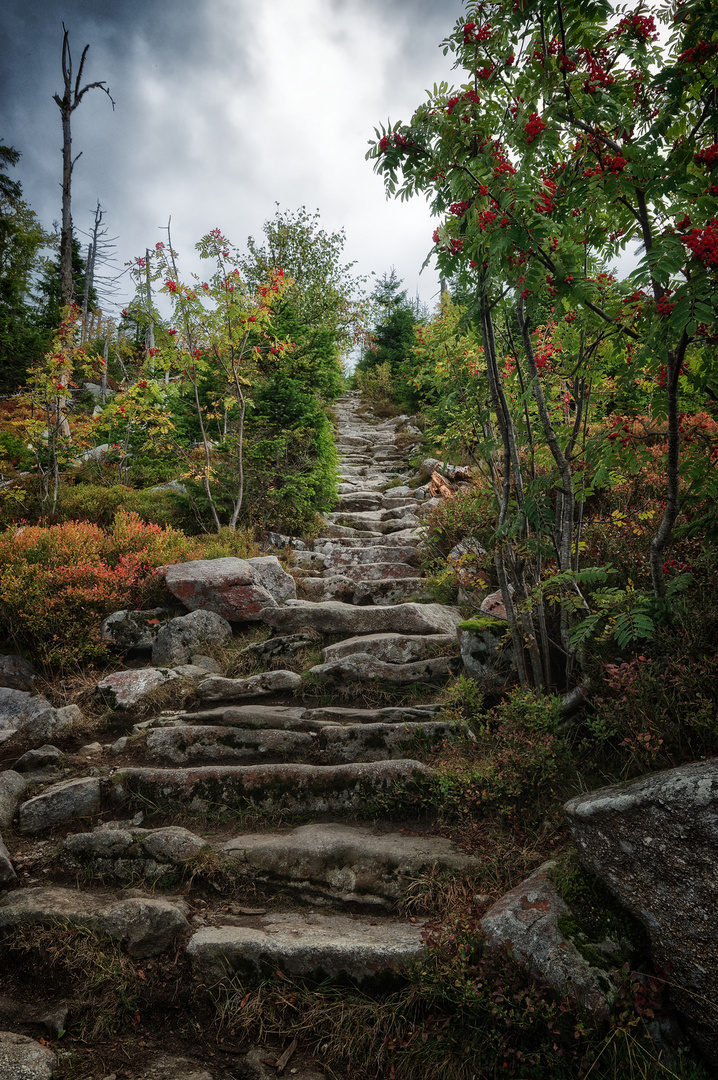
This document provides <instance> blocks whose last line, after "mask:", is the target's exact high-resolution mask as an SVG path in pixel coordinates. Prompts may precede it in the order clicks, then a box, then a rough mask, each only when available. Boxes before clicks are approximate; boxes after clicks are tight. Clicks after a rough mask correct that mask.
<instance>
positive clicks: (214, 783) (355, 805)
mask: <svg viewBox="0 0 718 1080" xmlns="http://www.w3.org/2000/svg"><path fill="white" fill-rule="evenodd" d="M432 771H433V770H432V769H430V768H429V767H428V766H427V765H423V764H422V763H421V762H418V761H411V760H403V761H378V762H368V763H358V764H352V765H299V764H294V763H292V764H287V765H216V766H199V767H197V768H193V769H192V768H189V769H143V768H130V769H123V770H122V771H121V772H118V773H117V774H116V775H115V776H114V777H113V781H114V783H115V789H114V792H113V794H112V798H113V801H114V802H115V804H117V803H120V802H129V803H130V804H131V803H132V801H133V798H135V799H136V798H139V799H140V800H141V799H143V798H146V799H150V800H151V801H152V802H153V803H156V804H158V805H160V806H168V807H173V808H175V809H176V808H178V807H184V808H188V809H190V810H193V811H197V812H204V811H206V810H207V809H208V808H215V809H216V808H221V807H226V808H227V809H246V808H247V806H248V805H249V806H255V807H258V808H261V809H263V810H269V811H279V810H282V811H285V812H287V813H293V814H294V813H298V814H301V813H336V812H338V811H342V810H356V809H359V808H360V807H362V808H363V807H365V806H366V804H367V802H370V801H371V800H372V798H373V797H375V796H376V795H377V794H386V793H387V792H391V791H393V790H394V788H395V787H396V785H397V784H398V783H400V782H404V783H407V782H409V781H411V779H412V777H414V776H427V775H431V773H432Z"/></svg>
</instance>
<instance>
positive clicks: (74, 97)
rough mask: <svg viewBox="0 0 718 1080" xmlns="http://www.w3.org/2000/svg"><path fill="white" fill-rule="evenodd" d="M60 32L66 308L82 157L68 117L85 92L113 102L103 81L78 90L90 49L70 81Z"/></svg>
mask: <svg viewBox="0 0 718 1080" xmlns="http://www.w3.org/2000/svg"><path fill="white" fill-rule="evenodd" d="M62 30H63V38H62V79H63V84H64V91H63V94H62V97H60V95H59V94H53V100H54V101H56V102H57V105H58V107H59V109H60V115H61V117H62V230H61V232H60V287H61V297H62V299H61V304H62V306H63V307H66V306H67V305H68V304H71V303H72V301H73V285H72V195H71V189H72V170H73V169H74V167H75V162H76V161H77V159H78V158H79V157H81V155H82V151H80V153H79V154H78V155H77V157H75V158H73V156H72V129H71V117H72V114H73V113H74V111H75V109H76V108H77V106H78V105H79V104H80V102H81V101H82V99H83V97H84V96H85V94H86V93H87V91H88V90H95V89H99V90H103V91H104V93H106V94H107V96H108V98H109V99H110V101H111V102H112V108H113V109H114V107H115V103H114V101H113V100H112V96H111V94H110V91H109V90H108V88H107V86H106V84H105V82H104V81H101V82H93V83H87V84H86V85H85V86H83V87H82V88H81V87H80V83H81V82H82V72H83V69H84V67H85V59H86V57H87V51H88V49H89V48H90V46H89V45H85V48H84V49H83V50H82V56H81V58H80V67H79V69H78V72H77V76H76V77H74V78H73V72H72V54H71V52H70V37H69V33H68V31H67V29H66V27H65V24H64V23H63V24H62Z"/></svg>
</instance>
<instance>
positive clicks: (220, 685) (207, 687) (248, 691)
mask: <svg viewBox="0 0 718 1080" xmlns="http://www.w3.org/2000/svg"><path fill="white" fill-rule="evenodd" d="M301 684H302V677H301V675H297V674H296V672H294V671H263V672H261V674H259V675H250V676H249V678H247V679H223V678H221V677H220V676H219V675H215V676H211V677H210V678H209V679H205V681H204V682H201V683H200V684H199V686H198V687H197V695H198V697H200V698H202V699H203V700H204V701H233V700H235V699H236V698H243V697H258V696H260V695H262V694H274V693H276V692H277V691H279V690H296V689H297V688H298V687H300V686H301Z"/></svg>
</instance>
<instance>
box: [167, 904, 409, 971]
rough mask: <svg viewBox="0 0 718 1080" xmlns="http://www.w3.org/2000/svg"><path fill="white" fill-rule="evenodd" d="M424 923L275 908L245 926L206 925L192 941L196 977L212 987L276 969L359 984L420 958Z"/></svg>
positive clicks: (190, 946)
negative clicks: (287, 911)
mask: <svg viewBox="0 0 718 1080" xmlns="http://www.w3.org/2000/svg"><path fill="white" fill-rule="evenodd" d="M423 948H424V943H423V939H422V924H421V923H418V922H415V923H411V922H396V921H394V920H391V921H389V920H379V919H377V918H375V917H372V918H371V919H362V918H349V917H347V916H344V915H316V914H312V913H308V914H298V913H291V912H289V913H286V914H285V913H279V914H276V913H273V914H271V915H264V916H261V917H259V918H258V919H256V920H255V921H254V922H253V923H251V924H250V922H249V920H247V925H246V926H218V927H203V928H202V929H201V930H198V931H197V932H196V933H195V934H193V935H192V937H191V938H190V940H189V943H188V945H187V955H188V956H189V958H190V961H191V963H192V968H193V971H194V975H195V978H198V979H200V980H201V981H202V982H203V983H205V984H206V985H208V986H213V985H217V984H218V983H221V982H224V981H227V980H229V979H232V978H235V977H237V976H240V977H241V978H242V979H243V980H244V979H246V978H247V977H248V976H249V977H250V978H251V976H252V975H254V977H255V979H259V978H261V977H262V976H265V975H270V974H273V973H274V972H275V971H276V970H277V968H279V969H280V970H281V971H283V972H286V973H287V974H290V975H300V976H305V977H306V976H311V977H313V978H316V979H321V980H324V979H326V978H327V977H336V976H340V975H341V976H344V977H348V978H350V979H351V980H353V981H354V982H357V983H367V982H369V981H375V980H376V979H377V978H380V977H382V978H383V979H386V977H391V976H392V975H393V978H394V979H395V978H396V975H395V972H396V970H397V969H400V968H402V967H405V966H406V965H407V964H408V963H410V961H412V960H414V959H415V958H416V957H418V956H419V955H420V954H421V952H422V949H423Z"/></svg>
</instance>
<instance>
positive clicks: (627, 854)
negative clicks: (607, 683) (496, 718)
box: [564, 758, 718, 1056]
mask: <svg viewBox="0 0 718 1080" xmlns="http://www.w3.org/2000/svg"><path fill="white" fill-rule="evenodd" d="M564 809H565V811H566V816H567V818H568V823H569V827H570V829H571V832H572V834H573V838H574V841H575V843H576V847H577V849H578V854H579V858H580V859H581V862H582V863H583V864H584V866H586V867H587V869H588V870H590V871H591V872H592V873H594V874H596V875H597V876H598V877H599V878H600V879H601V880H602V881H603V882H604V883H605V884H606V886H607V887H608V888H609V889H610V890H611V892H612V893H613V894H614V896H616V897H617V898H618V900H619V901H620V902H621V903H622V904H623V905H624V906H625V907H626V908H628V910H629V911H631V912H632V913H633V914H634V915H635V916H636V917H637V918H638V919H639V920H640V921H641V922H642V923H643V925H644V926H645V928H646V930H647V932H648V935H649V938H650V942H651V955H652V958H653V960H654V962H655V963H656V964H657V965H658V967H659V968H665V969H667V970H669V971H670V973H671V976H670V986H671V991H670V993H671V997H672V998H673V1000H674V1002H675V1004H676V1005H677V1006H678V1008H679V1009H680V1010H681V1011H682V1012H683V1013H684V1014H685V1015H686V1016H687V1017H688V1018H689V1019H690V1021H691V1024H692V1033H693V1035H694V1037H695V1038H697V1039H698V1041H699V1043H700V1044H701V1046H702V1047H703V1049H704V1050H705V1052H706V1053H710V1054H711V1055H713V1056H714V1055H715V1054H716V1053H718V938H716V935H715V933H714V923H715V913H716V910H718V858H717V855H716V852H717V851H718V848H717V845H716V838H717V837H718V759H716V758H711V759H710V760H708V761H698V762H694V763H692V764H689V765H682V766H680V767H679V768H676V769H669V770H666V771H665V772H659V773H655V774H654V775H652V776H645V777H642V778H641V779H639V780H634V781H631V782H629V783H627V784H621V785H617V786H615V787H608V788H603V789H602V790H600V791H594V792H591V793H589V794H587V795H578V796H576V797H575V798H573V799H571V800H570V801H569V802H567V803H566V806H565V808H564Z"/></svg>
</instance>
